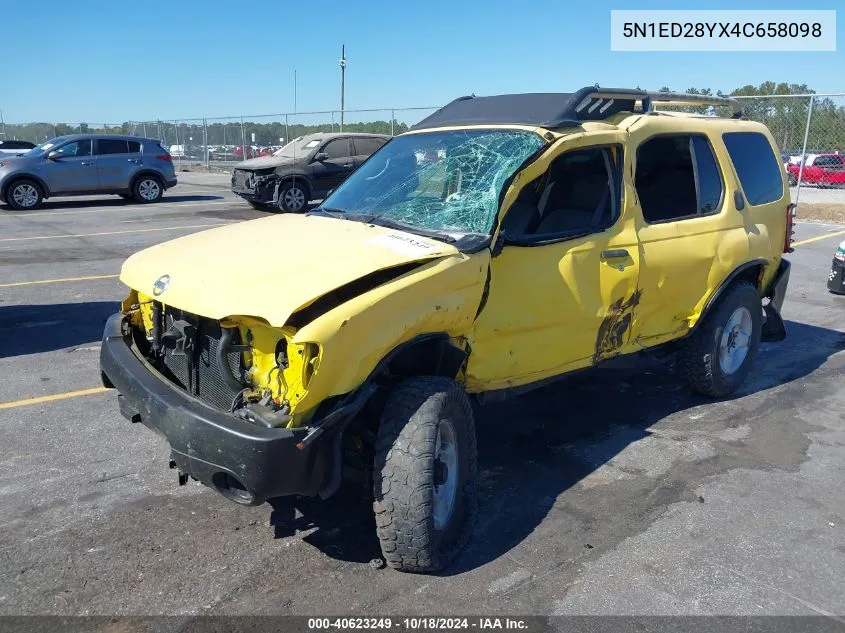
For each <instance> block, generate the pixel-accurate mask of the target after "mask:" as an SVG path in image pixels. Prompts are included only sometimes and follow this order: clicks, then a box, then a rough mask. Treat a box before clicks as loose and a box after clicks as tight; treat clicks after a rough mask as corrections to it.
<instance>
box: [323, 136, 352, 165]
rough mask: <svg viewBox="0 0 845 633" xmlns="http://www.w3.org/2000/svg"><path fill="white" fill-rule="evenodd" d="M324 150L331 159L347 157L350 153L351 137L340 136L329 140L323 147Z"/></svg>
mask: <svg viewBox="0 0 845 633" xmlns="http://www.w3.org/2000/svg"><path fill="white" fill-rule="evenodd" d="M323 151H324V152H325V153H326V154H328V155H329V160H331V159H333V158H334V159H337V158H347V157H348V156H350V153H349V139H346V138H339V139H337V140H334V141H329V142H328V143H326V146H325V147H323Z"/></svg>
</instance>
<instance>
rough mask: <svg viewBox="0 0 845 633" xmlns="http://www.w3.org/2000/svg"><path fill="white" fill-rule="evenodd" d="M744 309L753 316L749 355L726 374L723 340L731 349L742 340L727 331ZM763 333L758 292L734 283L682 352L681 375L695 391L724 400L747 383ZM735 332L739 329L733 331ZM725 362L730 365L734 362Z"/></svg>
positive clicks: (679, 355) (680, 359)
mask: <svg viewBox="0 0 845 633" xmlns="http://www.w3.org/2000/svg"><path fill="white" fill-rule="evenodd" d="M742 308H744V309H745V310H747V311H748V315H749V316H750V333H749V338H748V344H747V351H746V353H745V356H744V357H743V358H742V360H741V362H740V363H739V365H738V366H736V367H735V368H730V367H729V368H728V370H727V371H726V369H725V367H724V365H723V362H722V360H721V358H722V356H720V353H721V349H722V342H723V337H725V336H727V339H726V340H727V341H728V342H729V344H728V348H730V341H731V340H733V341H734V342H736V341H737V339H738V337H737V335H736V334H735V333H734V334H733V338H732V333H726V332H725V328H726V326H727V325H729V322H730V320H731V319H732V317H733V316H734V315H735V314H736V313H737V311H739V310H741V309H742ZM740 314H742V315H744V313H740ZM762 329H763V309H762V303H761V301H760V296H759V295H758V294H757V289H756V288H755V287H754V286H753V285H752V284H750V283H748V282H747V281H738V282H734V283H732V284H731V286H730V287H729V288H727V289H726V290H725V292H724V294H723V295H722V296H721V297H720V298H719V299H718V303H717V304H716V305H715V306H714V307H713V308H712V309H711V310H710V312H709V313H708V314H707V315H706V316H705V317H704V322H703V323H702V324H701V325H700V326H699V328H698V329H697V330H696V331H695V333H694V334H693V335H692V336H691V337H690V338H689V339H688V340H687V341H686V342H685V343H684V346H683V347H682V348H681V350H680V351H679V352H678V369H679V371H680V374H681V375H682V376H683V377H684V379H685V380H686V381H687V382H688V383H689V385H690V387H692V389H693V390H694V391H697V392H698V393H701V394H704V395H706V396H711V397H713V398H721V397H724V396H727V395H729V394H731V393H733V392H734V391H736V390H737V389H738V388H739V386H740V385H741V384H742V383H743V382H744V381H745V379H746V377H747V376H748V372H749V371H750V370H751V366H752V365H753V364H754V357H755V356H756V355H757V348H758V347H759V346H760V335H761V333H762ZM732 332H736V329H735V328H732ZM740 340H741V339H740ZM725 362H726V363H727V364H728V365H730V360H726V361H725Z"/></svg>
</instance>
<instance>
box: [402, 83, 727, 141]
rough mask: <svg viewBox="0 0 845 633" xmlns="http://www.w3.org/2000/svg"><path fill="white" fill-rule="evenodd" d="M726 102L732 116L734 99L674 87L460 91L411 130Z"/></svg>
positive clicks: (573, 120)
mask: <svg viewBox="0 0 845 633" xmlns="http://www.w3.org/2000/svg"><path fill="white" fill-rule="evenodd" d="M655 102H658V103H667V104H669V103H678V104H687V105H689V104H695V105H712V106H727V107H729V108H731V111H732V115H733V117H734V118H739V117H741V116H742V110H741V108H740V105H739V101H737V100H736V99H731V98H728V97H710V96H705V95H694V94H687V93H678V92H652V91H648V90H639V89H631V88H600V87H599V86H586V87H584V88H581V89H580V90H578V91H576V92H571V93H527V94H509V95H497V96H492V97H476V96H474V95H473V96H469V97H460V98H458V99H455V100H454V101H452V102H450V103H448V104H446V105H445V106H443V107H442V108H440V109H439V110H437V111H436V112H434V113H433V114H431V115H430V116H428V117H426V118H425V119H423V120H422V121H420V122H419V123H417V124H416V125H415V126H413V127H412V128H411V129H412V130H420V129H426V128H434V127H443V126H448V125H497V124H499V125H507V124H511V125H512V124H522V125H537V126H541V127H549V128H559V127H572V126H577V125H580V124H581V123H583V122H584V121H602V120H604V119H607V118H609V117H610V116H612V115H614V114H617V113H618V112H633V113H640V114H647V113H649V112H653V111H654V103H655Z"/></svg>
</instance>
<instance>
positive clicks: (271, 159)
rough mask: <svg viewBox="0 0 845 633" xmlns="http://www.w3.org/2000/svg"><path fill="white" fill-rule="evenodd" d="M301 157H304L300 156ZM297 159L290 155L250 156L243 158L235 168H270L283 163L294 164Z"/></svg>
mask: <svg viewBox="0 0 845 633" xmlns="http://www.w3.org/2000/svg"><path fill="white" fill-rule="evenodd" d="M300 158H302V157H301V156H300ZM295 162H296V161H295V160H294V159H293V158H290V157H289V156H259V157H258V158H250V159H249V160H243V161H241V162H239V163H238V164H237V165H235V169H270V168H271V167H281V166H283V165H293V164H294V163H295Z"/></svg>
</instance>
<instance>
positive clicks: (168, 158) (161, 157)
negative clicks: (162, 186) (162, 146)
mask: <svg viewBox="0 0 845 633" xmlns="http://www.w3.org/2000/svg"><path fill="white" fill-rule="evenodd" d="M156 158H158V159H159V160H166V161H167V162H168V163H170V162H173V158H172V157H171V156H170V154H159V155H158V156H156Z"/></svg>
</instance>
